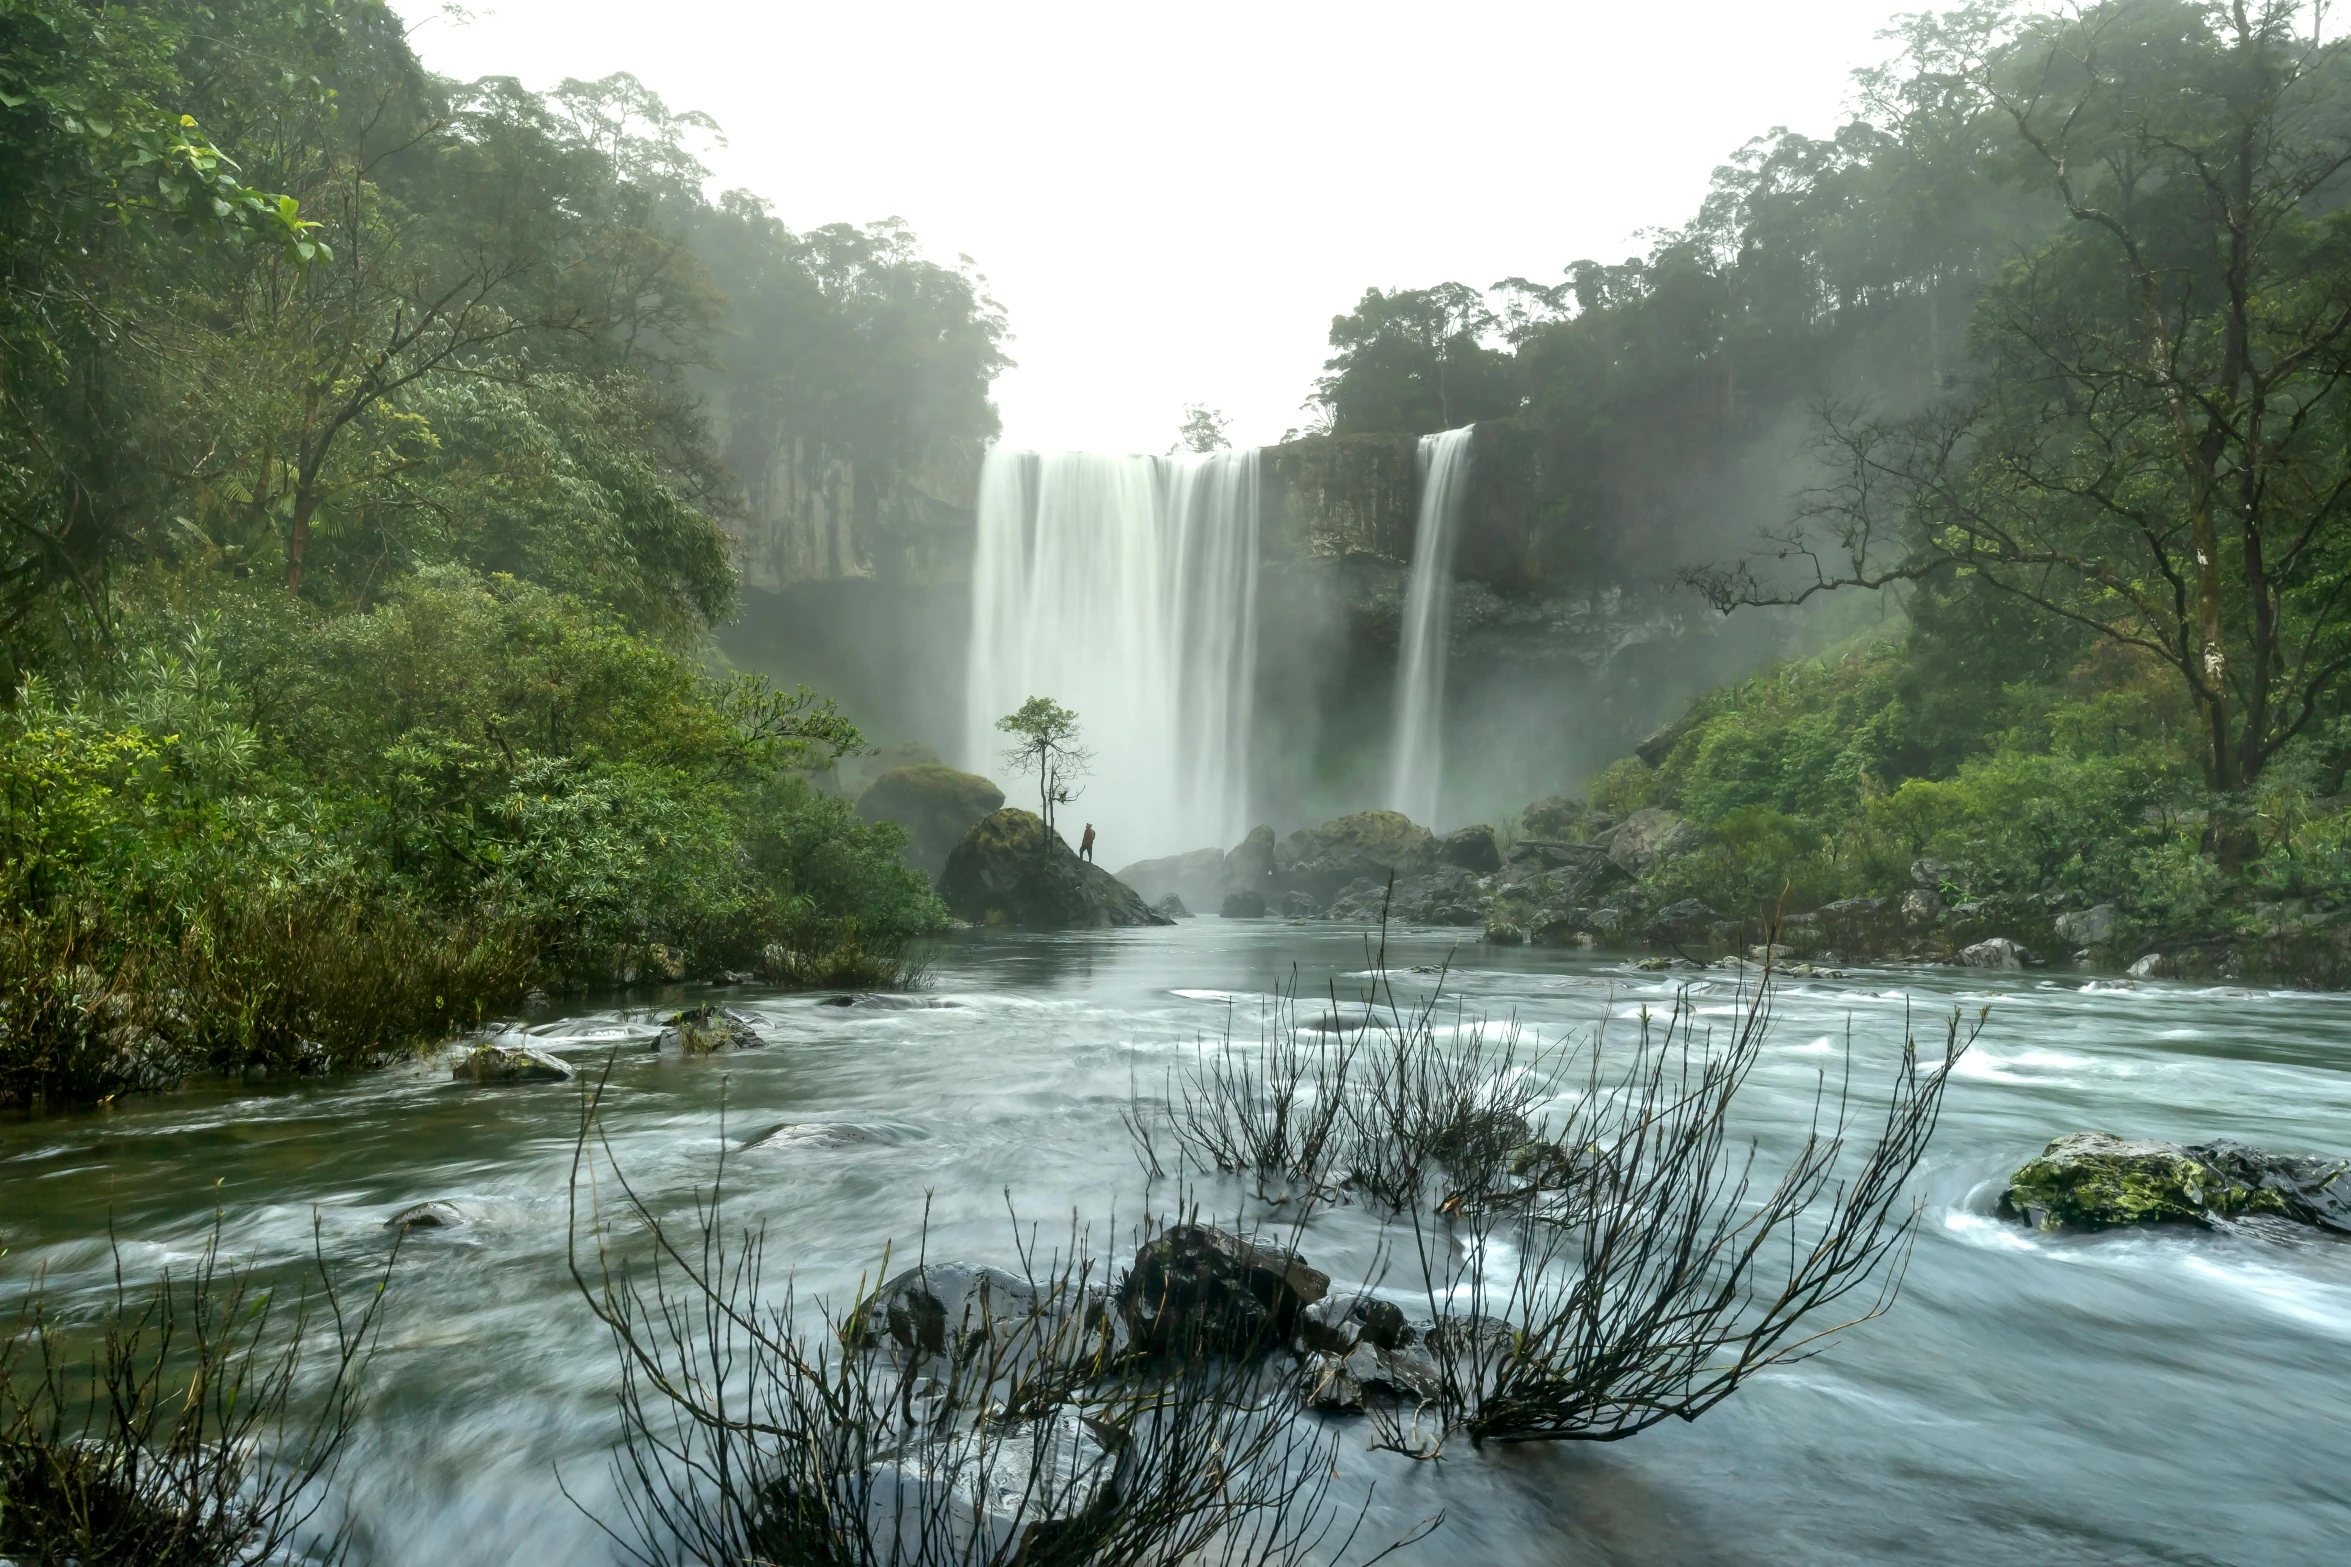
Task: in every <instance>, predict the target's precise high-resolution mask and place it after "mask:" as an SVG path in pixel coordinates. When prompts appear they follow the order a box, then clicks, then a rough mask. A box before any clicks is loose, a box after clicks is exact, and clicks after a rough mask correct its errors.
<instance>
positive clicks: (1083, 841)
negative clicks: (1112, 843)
mask: <svg viewBox="0 0 2351 1567" xmlns="http://www.w3.org/2000/svg"><path fill="white" fill-rule="evenodd" d="M1078 858H1079V859H1081V860H1087V861H1091V860H1092V859H1093V858H1094V824H1093V823H1092V822H1088V823H1086V835H1085V836H1084V837H1083V838H1080V839H1079V840H1078Z"/></svg>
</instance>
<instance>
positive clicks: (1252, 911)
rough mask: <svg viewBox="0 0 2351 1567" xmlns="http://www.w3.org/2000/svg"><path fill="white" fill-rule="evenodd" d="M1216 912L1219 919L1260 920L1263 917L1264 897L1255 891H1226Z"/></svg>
mask: <svg viewBox="0 0 2351 1567" xmlns="http://www.w3.org/2000/svg"><path fill="white" fill-rule="evenodd" d="M1216 912H1217V916H1218V918H1220V919H1228V920H1261V919H1263V918H1265V898H1264V896H1263V895H1262V894H1260V893H1255V892H1248V891H1241V892H1228V893H1226V894H1225V895H1224V902H1223V904H1222V905H1221V906H1219V907H1218V909H1217V911H1216Z"/></svg>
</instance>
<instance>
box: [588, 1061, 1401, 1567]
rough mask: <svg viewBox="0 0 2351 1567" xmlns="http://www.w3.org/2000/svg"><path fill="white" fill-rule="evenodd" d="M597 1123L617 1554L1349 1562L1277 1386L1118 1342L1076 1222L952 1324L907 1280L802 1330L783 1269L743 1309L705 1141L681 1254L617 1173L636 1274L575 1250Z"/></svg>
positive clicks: (752, 1243) (759, 1241)
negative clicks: (906, 1294)
mask: <svg viewBox="0 0 2351 1567" xmlns="http://www.w3.org/2000/svg"><path fill="white" fill-rule="evenodd" d="M598 1092H599V1093H600V1092H601V1090H600V1089H599V1090H598ZM594 1117H595V1100H594V1099H593V1098H591V1100H590V1101H589V1103H588V1105H587V1107H586V1110H585V1112H584V1115H583V1121H582V1126H581V1133H580V1143H579V1147H578V1150H577V1154H576V1156H575V1161H574V1166H573V1181H572V1194H573V1249H572V1254H571V1261H572V1270H573V1277H574V1278H575V1280H576V1281H577V1282H578V1284H579V1287H580V1289H581V1291H582V1293H583V1294H584V1295H585V1296H586V1297H587V1299H588V1301H589V1303H590V1305H591V1306H592V1307H593V1309H594V1310H595V1311H596V1313H597V1315H598V1316H599V1317H600V1318H601V1319H602V1320H603V1322H604V1323H605V1325H606V1326H607V1328H609V1329H610V1331H611V1333H612V1335H613V1341H614V1344H615V1346H616V1348H617V1349H618V1352H619V1355H620V1359H621V1366H622V1386H621V1393H620V1412H621V1424H622V1438H623V1444H622V1451H621V1456H620V1457H619V1459H618V1460H616V1462H617V1465H618V1470H619V1475H620V1478H621V1480H622V1490H623V1496H624V1501H623V1506H624V1509H625V1512H626V1526H627V1528H628V1530H629V1534H630V1536H632V1537H630V1538H623V1537H621V1536H620V1534H619V1533H618V1532H617V1531H615V1538H616V1540H618V1541H619V1543H621V1544H622V1546H623V1547H624V1548H625V1549H627V1550H628V1551H629V1553H630V1554H631V1555H632V1556H633V1557H634V1558H635V1559H636V1560H639V1561H642V1562H646V1563H672V1562H678V1563H685V1562H693V1563H708V1564H720V1567H767V1564H778V1563H790V1564H793V1567H802V1564H806V1567H834V1564H840V1567H850V1564H855V1567H933V1564H936V1567H946V1564H949V1563H954V1564H957V1567H1015V1564H1018V1567H1052V1564H1072V1567H1074V1564H1077V1563H1088V1564H1103V1567H1116V1564H1141V1563H1161V1562H1175V1561H1179V1560H1181V1561H1190V1562H1200V1563H1213V1564H1222V1567H1256V1564H1283V1563H1292V1562H1302V1561H1304V1560H1306V1559H1308V1558H1309V1557H1310V1556H1311V1557H1313V1558H1314V1559H1316V1560H1321V1561H1335V1560H1340V1559H1343V1558H1345V1556H1346V1555H1347V1551H1348V1547H1349V1545H1350V1544H1351V1542H1352V1540H1353V1531H1352V1529H1349V1530H1341V1529H1340V1528H1339V1525H1340V1523H1341V1522H1343V1521H1344V1520H1342V1519H1341V1518H1340V1517H1339V1516H1338V1514H1337V1513H1336V1511H1335V1509H1334V1508H1333V1506H1332V1505H1331V1503H1330V1501H1329V1499H1328V1489H1329V1485H1330V1482H1331V1478H1332V1476H1333V1473H1334V1469H1333V1441H1332V1439H1331V1438H1329V1437H1327V1436H1324V1435H1322V1434H1321V1433H1319V1432H1318V1430H1317V1429H1316V1428H1315V1427H1314V1426H1312V1425H1311V1424H1308V1423H1306V1422H1305V1421H1304V1420H1303V1419H1302V1418H1301V1412H1300V1410H1299V1408H1298V1405H1297V1403H1296V1401H1295V1399H1294V1398H1293V1397H1291V1396H1290V1391H1289V1388H1288V1385H1287V1381H1286V1379H1284V1378H1281V1377H1279V1376H1277V1375H1274V1374H1271V1373H1270V1371H1269V1370H1268V1368H1266V1367H1264V1366H1263V1365H1262V1364H1261V1363H1260V1364H1252V1363H1250V1362H1248V1361H1247V1360H1245V1359H1241V1358H1235V1357H1232V1356H1229V1355H1224V1354H1217V1353H1209V1352H1206V1350H1205V1348H1204V1347H1202V1346H1194V1349H1195V1352H1194V1353H1190V1354H1180V1355H1174V1356H1158V1357H1146V1356H1143V1355H1141V1354H1139V1353H1137V1352H1136V1351H1135V1350H1134V1348H1133V1347H1132V1346H1131V1345H1130V1344H1129V1343H1128V1342H1127V1339H1126V1335H1125V1330H1124V1327H1123V1325H1122V1323H1121V1321H1120V1319H1119V1318H1118V1316H1117V1313H1116V1308H1115V1305H1114V1304H1113V1303H1112V1301H1111V1300H1110V1298H1109V1291H1108V1290H1107V1289H1105V1288H1103V1287H1101V1286H1099V1285H1097V1284H1096V1283H1095V1282H1094V1276H1095V1271H1096V1263H1095V1262H1094V1261H1093V1260H1092V1259H1091V1258H1089V1257H1088V1256H1087V1254H1086V1248H1085V1243H1084V1239H1083V1236H1082V1235H1081V1234H1078V1233H1076V1232H1075V1231H1074V1229H1073V1234H1072V1238H1071V1242H1070V1245H1069V1248H1068V1250H1067V1251H1066V1252H1064V1253H1060V1254H1058V1255H1056V1256H1053V1257H1051V1258H1039V1257H1038V1255H1037V1253H1036V1252H1035V1250H1034V1247H1033V1243H1032V1244H1031V1245H1029V1246H1024V1247H1022V1248H1021V1262H1022V1266H1021V1269H1020V1271H1019V1272H1018V1273H1000V1272H995V1271H994V1270H987V1276H986V1277H983V1278H979V1279H978V1280H977V1281H976V1284H975V1286H974V1288H973V1289H971V1290H969V1291H966V1292H963V1293H962V1295H961V1299H960V1303H959V1305H958V1306H957V1307H956V1308H955V1309H954V1311H953V1314H952V1315H950V1314H949V1312H948V1310H947V1309H946V1308H945V1307H944V1304H943V1303H942V1305H941V1309H940V1310H939V1312H938V1314H937V1315H936V1316H931V1315H927V1314H926V1313H925V1311H924V1310H923V1309H921V1308H922V1307H923V1305H924V1304H925V1303H926V1302H927V1301H928V1295H927V1291H926V1294H925V1297H924V1300H923V1301H918V1302H915V1303H914V1308H913V1309H899V1310H896V1311H893V1305H894V1304H896V1305H899V1306H901V1307H903V1306H904V1305H905V1303H904V1302H895V1303H894V1302H892V1301H888V1300H882V1299H878V1298H875V1297H865V1298H861V1299H860V1300H859V1301H858V1302H857V1303H856V1304H855V1305H853V1306H852V1307H851V1308H850V1309H848V1310H847V1311H846V1312H841V1313H829V1312H826V1313H820V1315H819V1317H818V1319H817V1320H815V1321H813V1322H811V1321H808V1320H805V1319H804V1318H803V1317H802V1315H801V1310H800V1308H799V1307H797V1306H796V1305H795V1304H794V1303H793V1301H792V1298H791V1295H792V1292H791V1289H790V1285H789V1282H788V1280H787V1283H786V1286H785V1288H784V1290H783V1291H782V1292H781V1296H780V1299H777V1300H774V1301H769V1300H764V1299H763V1298H762V1283H763V1276H764V1268H765V1263H766V1234H765V1231H764V1229H760V1228H747V1229H744V1230H742V1231H740V1232H738V1233H736V1234H735V1235H734V1236H733V1237H732V1238H730V1237H729V1235H728V1233H727V1231H726V1229H725V1221H724V1204H723V1197H724V1192H723V1184H724V1178H725V1168H724V1158H723V1156H722V1158H721V1161H720V1169H719V1172H718V1175H717V1177H716V1178H715V1179H714V1180H713V1183H712V1185H711V1186H710V1188H709V1189H708V1190H707V1191H705V1192H698V1193H697V1194H696V1203H695V1208H694V1218H693V1223H692V1228H691V1230H690V1231H689V1232H688V1233H686V1234H685V1235H684V1236H683V1237H682V1244H681V1237H679V1236H678V1235H675V1234H673V1233H672V1232H671V1231H670V1230H669V1229H668V1228H667V1227H665V1226H664V1225H663V1224H662V1223H661V1221H660V1220H659V1219H658V1218H657V1217H656V1216H655V1215H654V1214H653V1213H652V1212H651V1211H650V1210H649V1208H648V1207H647V1206H646V1204H645V1202H644V1200H643V1199H642V1198H641V1197H640V1195H639V1194H638V1193H637V1192H636V1191H635V1190H634V1188H632V1187H630V1186H629V1185H628V1183H627V1182H626V1180H625V1178H622V1177H621V1176H620V1175H619V1172H618V1171H617V1169H615V1170H614V1171H613V1179H614V1180H615V1182H616V1184H617V1187H618V1190H619V1191H620V1193H621V1194H622V1201H623V1207H624V1209H625V1212H626V1214H627V1216H628V1217H629V1218H630V1219H631V1220H632V1221H633V1222H634V1224H635V1225H636V1226H637V1227H639V1228H640V1229H641V1230H642V1231H643V1233H644V1234H645V1236H646V1237H647V1238H648V1239H649V1241H650V1243H651V1256H650V1260H649V1263H648V1265H647V1266H646V1268H645V1269H644V1270H643V1271H642V1272H639V1271H636V1270H633V1269H632V1267H631V1265H629V1264H628V1263H626V1262H621V1261H616V1260H615V1258H614V1256H613V1254H612V1252H611V1250H610V1249H609V1244H608V1242H609V1237H608V1235H607V1232H606V1231H605V1229H604V1227H603V1226H602V1224H601V1222H600V1221H596V1222H594V1224H593V1227H594V1231H595V1234H594V1239H595V1247H594V1252H595V1255H594V1259H593V1262H592V1264H591V1263H590V1262H589V1261H587V1260H586V1259H584V1258H583V1257H582V1255H581V1252H580V1248H579V1231H580V1215H579V1208H578V1196H579V1185H580V1176H581V1173H582V1171H583V1168H584V1167H585V1166H586V1164H587V1163H588V1160H589V1154H590V1138H591V1136H592V1135H593V1128H594ZM609 1153H610V1150H609V1147H607V1148H606V1154H607V1157H609ZM1016 1234H1017V1226H1016ZM884 1271H885V1272H886V1271H887V1256H886V1254H885V1258H884ZM941 1271H942V1272H943V1271H945V1270H941ZM924 1277H925V1280H926V1284H927V1282H928V1280H929V1277H930V1272H929V1270H926V1272H925V1275H924ZM942 1293H945V1294H949V1295H953V1294H955V1293H956V1292H954V1291H952V1290H945V1289H944V1288H942ZM1360 1522H1361V1515H1360V1514H1359V1515H1358V1516H1357V1518H1356V1520H1355V1523H1356V1524H1357V1525H1360ZM1382 1554H1384V1553H1382ZM1375 1559H1376V1558H1375Z"/></svg>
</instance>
